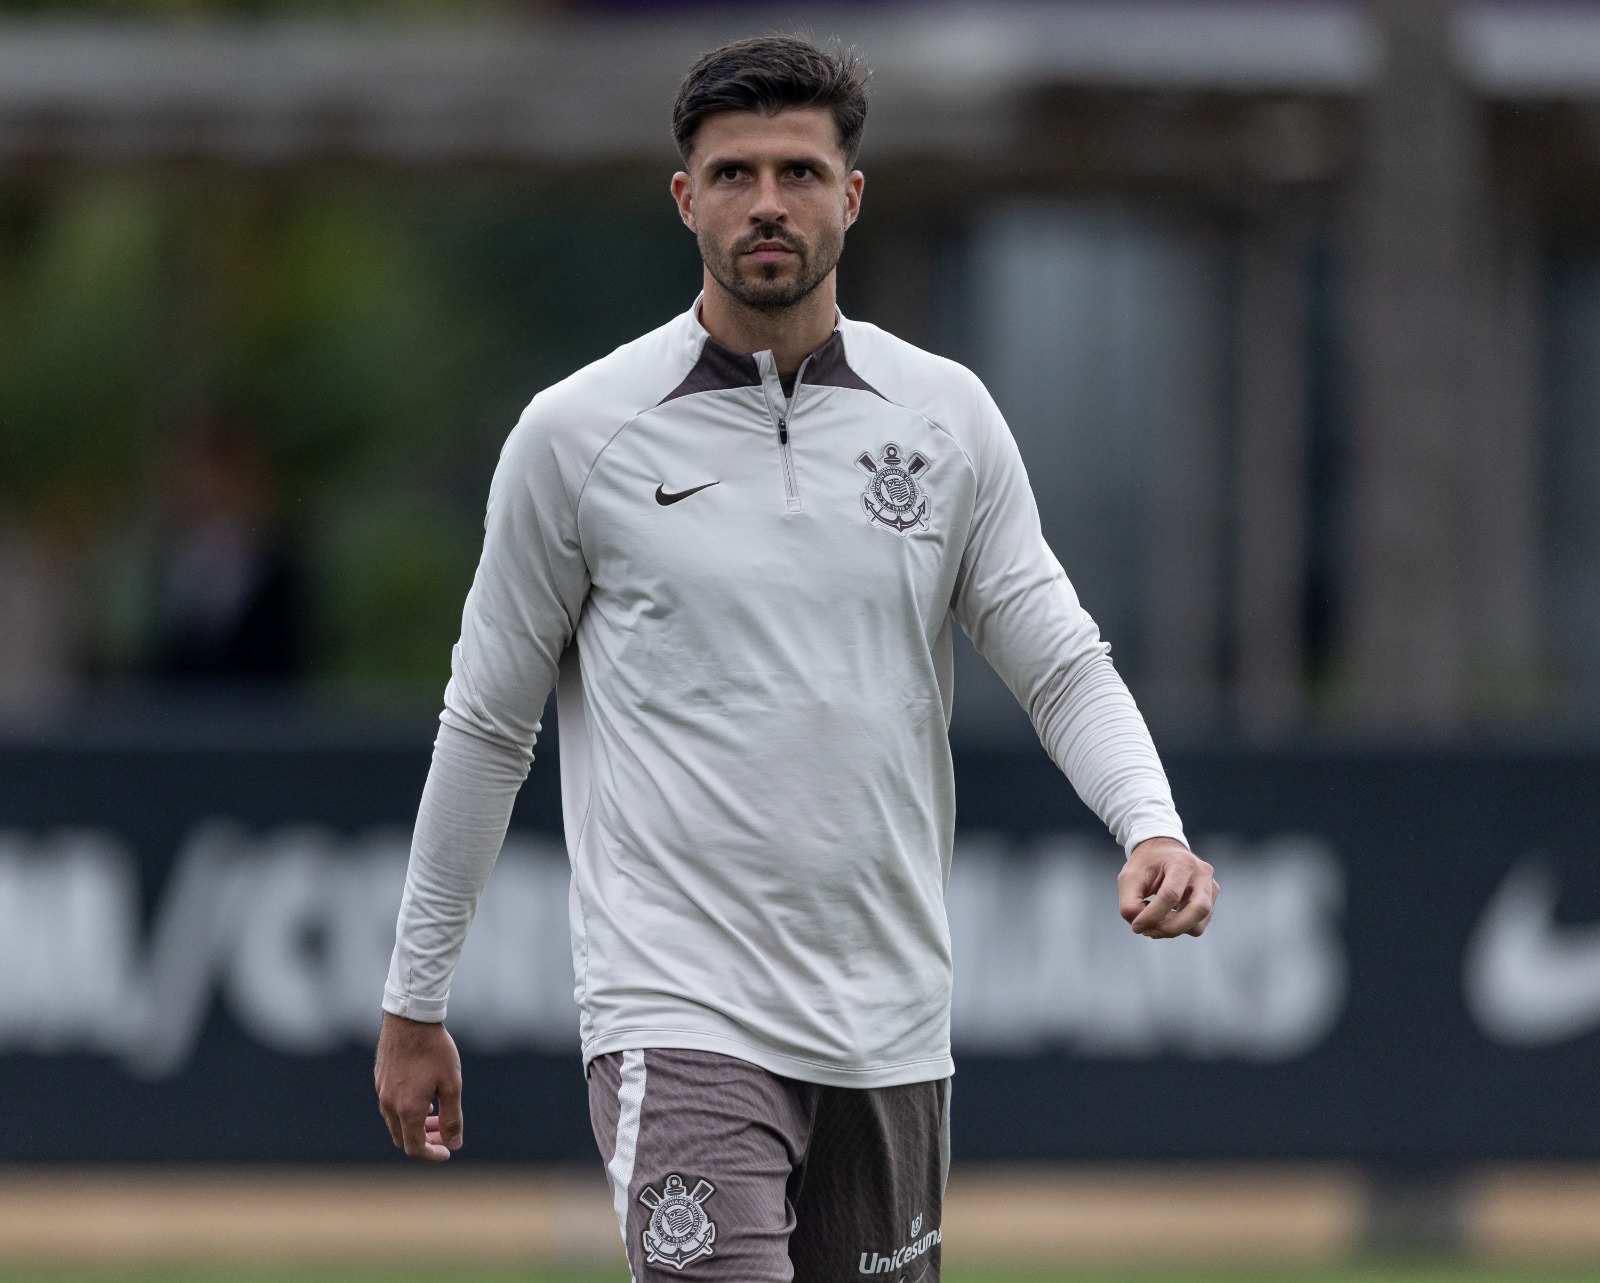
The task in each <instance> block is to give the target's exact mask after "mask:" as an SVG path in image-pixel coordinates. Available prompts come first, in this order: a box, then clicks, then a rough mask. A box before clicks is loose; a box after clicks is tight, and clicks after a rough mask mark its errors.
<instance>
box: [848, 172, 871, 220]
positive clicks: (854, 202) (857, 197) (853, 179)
mask: <svg viewBox="0 0 1600 1283" xmlns="http://www.w3.org/2000/svg"><path fill="white" fill-rule="evenodd" d="M866 185H867V176H866V175H865V174H863V173H862V172H861V171H860V170H859V169H852V170H851V171H850V173H849V174H848V175H847V176H846V178H845V180H844V225H845V226H846V227H847V228H848V227H850V226H852V225H853V224H854V223H855V221H856V219H858V218H860V217H861V193H862V191H863V190H865V188H866Z"/></svg>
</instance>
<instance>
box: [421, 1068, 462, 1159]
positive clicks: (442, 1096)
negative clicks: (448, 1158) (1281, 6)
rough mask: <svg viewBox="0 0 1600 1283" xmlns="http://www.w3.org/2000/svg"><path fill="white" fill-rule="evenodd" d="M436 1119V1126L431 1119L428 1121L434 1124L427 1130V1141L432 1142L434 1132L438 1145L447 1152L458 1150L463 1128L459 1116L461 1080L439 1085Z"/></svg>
mask: <svg viewBox="0 0 1600 1283" xmlns="http://www.w3.org/2000/svg"><path fill="white" fill-rule="evenodd" d="M437 1117H438V1122H437V1123H436V1124H434V1120H433V1119H432V1118H430V1119H428V1122H429V1123H430V1124H434V1125H433V1126H430V1128H429V1132H430V1136H429V1139H430V1140H432V1139H433V1136H432V1134H431V1133H434V1132H436V1133H437V1134H438V1138H439V1143H440V1144H441V1145H443V1146H444V1147H445V1149H446V1150H447V1151H449V1150H454V1149H460V1148H461V1139H462V1133H463V1132H464V1130H465V1126H464V1121H463V1119H462V1116H461V1080H460V1079H459V1078H457V1079H455V1080H454V1081H451V1082H445V1083H441V1084H440V1086H439V1113H438V1116H437Z"/></svg>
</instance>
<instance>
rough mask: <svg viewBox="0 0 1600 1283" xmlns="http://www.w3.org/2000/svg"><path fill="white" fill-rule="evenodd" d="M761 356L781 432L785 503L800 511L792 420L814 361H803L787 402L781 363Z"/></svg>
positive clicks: (763, 384)
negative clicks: (803, 384) (780, 369)
mask: <svg viewBox="0 0 1600 1283" xmlns="http://www.w3.org/2000/svg"><path fill="white" fill-rule="evenodd" d="M761 357H762V358H764V359H763V360H762V361H761V375H762V378H761V387H762V391H763V392H764V393H765V394H766V401H767V412H768V413H769V414H771V415H772V422H773V425H774V426H775V427H776V428H777V429H778V464H779V467H780V468H781V469H782V471H783V503H784V507H785V508H786V509H787V510H788V511H789V512H799V511H800V483H799V481H798V480H796V478H795V472H794V451H793V450H792V449H791V448H790V446H789V420H790V419H792V418H793V417H794V408H795V404H796V403H797V402H798V401H799V399H800V387H801V383H802V381H803V380H804V379H805V374H806V366H808V365H810V364H811V358H810V357H809V356H808V357H806V359H805V360H804V361H802V362H800V368H799V369H798V370H797V371H795V376H794V391H793V392H792V393H791V394H790V396H789V398H788V400H787V401H785V400H784V396H783V382H782V380H781V379H780V378H779V377H778V366H777V362H776V361H774V360H773V358H772V353H770V352H763V353H762V354H761ZM774 393H776V395H774Z"/></svg>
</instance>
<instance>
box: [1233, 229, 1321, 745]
mask: <svg viewBox="0 0 1600 1283" xmlns="http://www.w3.org/2000/svg"><path fill="white" fill-rule="evenodd" d="M1306 254H1307V236H1306V233H1305V230H1304V228H1303V226H1302V225H1301V224H1300V221H1299V220H1297V219H1295V218H1293V217H1292V216H1286V215H1285V214H1284V213H1283V212H1282V211H1279V210H1273V211H1271V212H1269V213H1268V214H1266V215H1264V216H1263V217H1262V218H1260V219H1259V220H1257V221H1256V222H1255V223H1254V224H1253V225H1252V226H1251V227H1249V228H1248V229H1247V231H1246V232H1245V234H1244V239H1243V245H1242V247H1241V254H1240V263H1239V289H1238V309H1239V331H1238V333H1239V358H1238V435H1237V442H1236V451H1235V466H1236V469H1237V471H1236V477H1235V485H1236V492H1235V493H1236V500H1235V504H1234V536H1235V549H1236V551H1235V573H1234V585H1233V588H1234V625H1235V636H1236V642H1235V658H1236V665H1235V673H1236V686H1235V700H1236V708H1235V714H1236V716H1237V719H1238V722H1239V726H1240V728H1241V729H1242V730H1243V731H1245V733H1246V734H1248V735H1251V736H1253V737H1257V738H1261V737H1268V738H1270V737H1274V736H1281V735H1283V734H1285V733H1286V732H1289V731H1292V730H1294V729H1295V728H1296V727H1297V726H1298V725H1299V723H1300V722H1301V721H1302V719H1303V716H1304V712H1305V708H1304V705H1305V695H1304V690H1305V653H1304V651H1305V648H1304V644H1303V640H1302V607H1303V602H1302V594H1303V592H1304V589H1305V560H1306V534H1305V531H1306V435H1307V423H1306V411H1307V390H1306V377H1307V376H1306V342H1307V335H1306V328H1307V318H1306Z"/></svg>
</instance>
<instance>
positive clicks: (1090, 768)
mask: <svg viewBox="0 0 1600 1283" xmlns="http://www.w3.org/2000/svg"><path fill="white" fill-rule="evenodd" d="M1029 713H1030V715H1031V716H1032V718H1033V724H1034V727H1035V729H1037V731H1038V733H1039V739H1040V740H1041V741H1042V742H1043V744H1044V746H1045V749H1046V751H1048V752H1049V754H1050V756H1051V758H1052V759H1053V760H1054V761H1055V763H1056V765H1057V766H1058V767H1060V768H1061V771H1062V773H1063V774H1065V775H1066V777H1067V778H1068V779H1069V780H1070V781H1071V782H1072V786H1073V788H1075V789H1076V790H1077V792H1078V796H1079V797H1081V798H1082V799H1083V800H1084V802H1085V803H1086V804H1087V805H1088V806H1089V808H1090V809H1091V810H1093V811H1094V813H1095V814H1096V815H1098V816H1099V817H1100V818H1101V820H1103V821H1104V822H1105V825H1106V827H1107V828H1108V829H1110V830H1111V832H1112V834H1113V835H1114V836H1115V837H1116V839H1117V841H1118V842H1119V843H1120V844H1121V846H1122V849H1123V850H1124V851H1132V850H1133V848H1134V847H1135V846H1137V845H1138V844H1139V843H1141V842H1144V841H1146V840H1148V839H1149V838H1153V837H1168V838H1174V839H1176V840H1178V841H1180V842H1186V839H1185V837H1184V832H1183V824H1182V822H1181V821H1180V820H1179V818H1178V812H1177V809H1176V808H1175V807H1174V806H1173V804H1172V791H1171V788H1170V787H1169V786H1168V784H1167V776H1166V772H1165V771H1164V770H1163V769H1162V767H1161V759H1160V757H1159V755H1158V754H1157V753H1156V748H1155V744H1154V742H1153V741H1152V740H1151V738H1150V731H1149V729H1148V728H1147V727H1146V726H1145V721H1144V717H1143V716H1142V715H1141V714H1140V712H1139V709H1138V706H1137V705H1136V704H1135V703H1134V701H1133V696H1132V695H1131V694H1130V693H1129V691H1128V688H1127V685H1126V684H1125V683H1124V682H1123V680H1122V677H1121V676H1120V674H1118V672H1117V670H1116V668H1115V667H1113V665H1112V663H1111V659H1110V656H1108V655H1107V654H1105V653H1104V652H1103V651H1099V650H1098V649H1097V650H1096V651H1095V652H1094V653H1092V654H1089V655H1085V656H1083V657H1082V658H1081V659H1080V660H1079V661H1078V662H1077V663H1075V664H1072V665H1070V666H1066V667H1063V668H1062V669H1060V670H1059V671H1058V672H1057V673H1056V674H1055V675H1053V677H1052V678H1051V680H1050V681H1049V682H1048V683H1047V684H1046V685H1045V687H1044V689H1043V690H1041V691H1040V692H1039V696H1038V698H1037V699H1036V700H1035V701H1034V702H1033V706H1032V707H1031V708H1030V709H1029Z"/></svg>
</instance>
